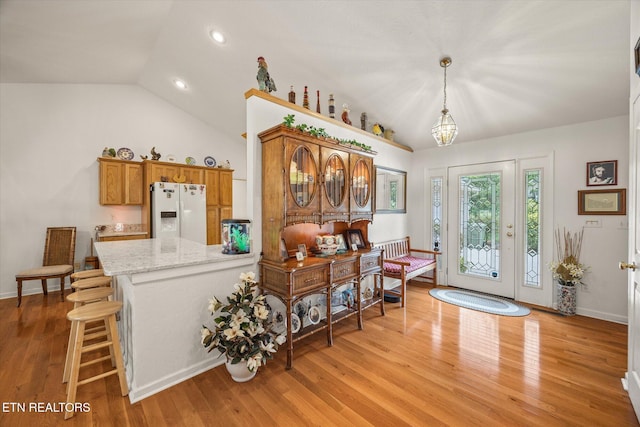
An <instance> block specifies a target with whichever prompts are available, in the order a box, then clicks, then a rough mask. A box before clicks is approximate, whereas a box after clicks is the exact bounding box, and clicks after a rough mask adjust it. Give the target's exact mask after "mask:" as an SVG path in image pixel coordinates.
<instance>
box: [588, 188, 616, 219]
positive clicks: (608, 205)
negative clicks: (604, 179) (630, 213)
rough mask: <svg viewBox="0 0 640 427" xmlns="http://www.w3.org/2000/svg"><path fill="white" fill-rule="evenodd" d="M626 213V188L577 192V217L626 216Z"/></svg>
mask: <svg viewBox="0 0 640 427" xmlns="http://www.w3.org/2000/svg"><path fill="white" fill-rule="evenodd" d="M626 213H627V189H626V188H616V189H611V190H579V191H578V215H626Z"/></svg>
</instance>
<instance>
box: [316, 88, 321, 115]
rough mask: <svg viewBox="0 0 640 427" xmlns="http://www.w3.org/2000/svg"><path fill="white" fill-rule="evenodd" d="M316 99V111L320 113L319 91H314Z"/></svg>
mask: <svg viewBox="0 0 640 427" xmlns="http://www.w3.org/2000/svg"><path fill="white" fill-rule="evenodd" d="M316 96H317V98H318V99H317V101H316V113H318V114H320V91H319V90H317V91H316Z"/></svg>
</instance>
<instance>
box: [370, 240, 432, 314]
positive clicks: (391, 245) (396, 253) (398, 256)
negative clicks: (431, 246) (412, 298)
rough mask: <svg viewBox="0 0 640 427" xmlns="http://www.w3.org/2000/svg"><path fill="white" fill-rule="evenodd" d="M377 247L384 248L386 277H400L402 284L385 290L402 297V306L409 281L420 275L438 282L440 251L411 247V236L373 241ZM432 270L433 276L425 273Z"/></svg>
mask: <svg viewBox="0 0 640 427" xmlns="http://www.w3.org/2000/svg"><path fill="white" fill-rule="evenodd" d="M372 245H373V246H375V247H377V248H382V249H384V252H383V258H384V270H383V274H384V276H385V277H390V278H396V279H400V286H398V287H397V288H395V289H389V290H385V294H391V295H397V296H399V297H400V303H401V306H402V307H404V302H405V301H404V299H405V298H404V296H405V293H406V291H407V281H409V280H411V279H413V278H415V277H418V276H420V277H421V278H424V279H426V281H427V283H431V284H433V285H434V286H435V285H437V284H438V268H437V265H438V263H437V258H436V257H437V255H440V252H437V251H429V250H425V249H416V248H412V247H411V243H410V240H409V237H408V236H407V237H405V238H403V239H397V240H389V241H386V242H381V243H375V244H374V243H372ZM430 271H431V272H432V274H431V277H429V276H425V273H428V272H430Z"/></svg>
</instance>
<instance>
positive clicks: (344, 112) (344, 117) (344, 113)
mask: <svg viewBox="0 0 640 427" xmlns="http://www.w3.org/2000/svg"><path fill="white" fill-rule="evenodd" d="M342 121H343V122H345V123H346V124H348V125H351V119H349V106H348V105H347V104H342Z"/></svg>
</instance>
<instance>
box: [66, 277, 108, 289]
mask: <svg viewBox="0 0 640 427" xmlns="http://www.w3.org/2000/svg"><path fill="white" fill-rule="evenodd" d="M101 286H111V277H109V276H97V277H89V278H87V279H80V280H76V281H75V282H72V283H71V287H72V288H73V289H75V290H77V291H78V290H82V289H91V288H99V287H101Z"/></svg>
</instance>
